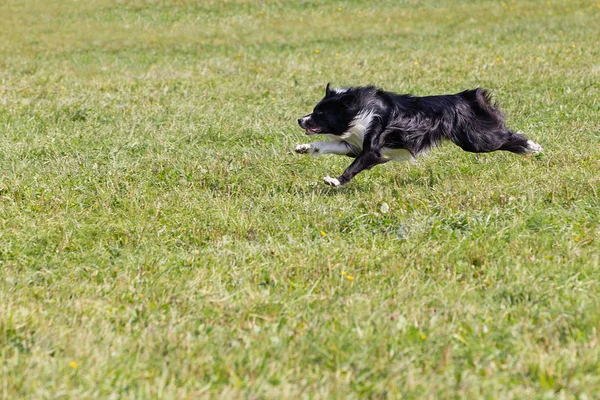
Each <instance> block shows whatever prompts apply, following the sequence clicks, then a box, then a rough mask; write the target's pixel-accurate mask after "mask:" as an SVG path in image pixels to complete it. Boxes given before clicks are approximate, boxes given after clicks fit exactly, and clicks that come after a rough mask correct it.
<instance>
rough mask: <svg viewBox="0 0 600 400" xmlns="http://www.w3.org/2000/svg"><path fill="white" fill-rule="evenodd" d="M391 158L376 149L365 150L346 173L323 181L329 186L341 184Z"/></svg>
mask: <svg viewBox="0 0 600 400" xmlns="http://www.w3.org/2000/svg"><path fill="white" fill-rule="evenodd" d="M388 161H389V160H386V159H384V158H383V157H381V154H379V153H377V152H375V151H363V152H362V153H360V154H359V155H358V156H357V157H356V159H355V160H354V161H353V162H352V164H350V165H349V166H348V168H346V170H345V171H344V173H343V174H342V175H340V176H339V177H338V178H331V177H329V176H327V177H325V178H323V182H325V183H326V184H327V185H329V186H341V185H344V184H346V183H348V182H350V181H351V180H352V178H354V176H355V175H356V174H358V173H359V172H361V171H364V170H365V169H371V168H373V167H374V166H376V165H378V164H384V163H386V162H388Z"/></svg>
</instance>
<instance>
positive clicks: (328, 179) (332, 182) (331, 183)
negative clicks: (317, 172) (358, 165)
mask: <svg viewBox="0 0 600 400" xmlns="http://www.w3.org/2000/svg"><path fill="white" fill-rule="evenodd" d="M323 182H325V184H326V185H329V186H340V181H338V180H337V179H336V178H332V177H330V176H326V177H325V178H323Z"/></svg>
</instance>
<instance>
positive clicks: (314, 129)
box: [306, 126, 321, 135]
mask: <svg viewBox="0 0 600 400" xmlns="http://www.w3.org/2000/svg"><path fill="white" fill-rule="evenodd" d="M317 133H321V128H319V127H318V126H314V127H312V128H306V134H307V135H316V134H317Z"/></svg>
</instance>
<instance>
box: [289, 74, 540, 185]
mask: <svg viewBox="0 0 600 400" xmlns="http://www.w3.org/2000/svg"><path fill="white" fill-rule="evenodd" d="M298 124H299V125H300V127H301V128H302V129H304V130H305V131H306V134H307V135H309V136H316V135H320V136H323V137H327V138H329V139H332V140H330V141H321V142H314V143H309V144H300V145H298V146H296V149H295V151H296V153H300V154H310V155H321V154H341V155H346V156H350V157H353V158H354V161H353V162H352V163H351V164H350V166H349V167H348V168H346V170H345V171H344V173H343V174H342V175H340V176H339V177H337V178H331V177H329V176H327V177H325V178H324V179H323V181H324V182H325V183H326V184H327V185H330V186H341V185H345V184H346V183H348V182H350V180H352V178H353V177H354V176H355V175H356V174H358V173H359V172H361V171H363V170H368V169H371V168H373V167H374V166H376V165H379V164H384V163H386V162H388V161H392V160H393V161H414V159H415V158H416V157H417V156H418V155H419V154H422V153H423V152H425V151H426V150H427V149H429V148H431V147H432V146H435V145H437V144H439V143H440V142H442V141H444V140H449V141H451V142H452V143H454V144H456V145H458V146H459V147H461V148H462V149H463V150H465V151H468V152H472V153H489V152H492V151H496V150H506V151H510V152H513V153H517V154H525V153H539V152H541V151H542V147H541V146H540V145H539V144H537V143H535V142H533V141H531V140H529V139H527V138H526V137H525V136H524V135H522V134H521V133H515V132H513V131H511V130H510V129H507V128H506V126H505V124H504V115H503V113H502V112H501V111H500V109H499V108H498V106H497V105H496V104H495V103H493V102H492V101H491V99H490V95H489V93H488V92H487V91H486V90H484V89H481V88H477V89H474V90H465V91H464V92H461V93H457V94H449V95H438V96H426V97H417V96H412V95H408V94H396V93H392V92H386V91H383V90H381V89H379V88H377V87H375V86H364V87H350V88H331V87H330V84H329V83H328V84H327V87H326V89H325V97H324V98H323V99H322V100H321V101H319V103H318V104H317V105H316V106H315V108H314V110H313V112H312V113H311V114H308V115H305V116H304V117H301V118H300V119H298Z"/></svg>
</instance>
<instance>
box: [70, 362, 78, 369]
mask: <svg viewBox="0 0 600 400" xmlns="http://www.w3.org/2000/svg"><path fill="white" fill-rule="evenodd" d="M69 367H71V368H73V369H75V368H77V363H76V362H75V361H71V362H70V363H69Z"/></svg>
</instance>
